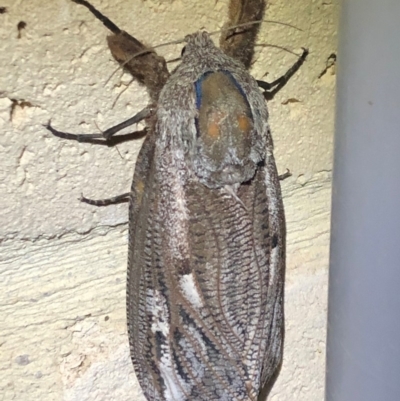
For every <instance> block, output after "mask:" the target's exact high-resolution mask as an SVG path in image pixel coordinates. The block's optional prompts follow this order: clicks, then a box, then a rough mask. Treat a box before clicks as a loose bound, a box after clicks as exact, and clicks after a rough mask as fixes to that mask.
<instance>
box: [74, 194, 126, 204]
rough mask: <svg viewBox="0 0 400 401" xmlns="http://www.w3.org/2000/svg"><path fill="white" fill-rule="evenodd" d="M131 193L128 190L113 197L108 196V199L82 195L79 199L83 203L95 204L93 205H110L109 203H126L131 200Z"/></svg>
mask: <svg viewBox="0 0 400 401" xmlns="http://www.w3.org/2000/svg"><path fill="white" fill-rule="evenodd" d="M130 196H131V193H130V192H126V193H124V194H121V195H117V196H114V197H112V198H107V199H97V200H95V199H89V198H86V197H84V196H83V195H81V198H80V199H79V200H80V201H81V202H83V203H87V204H88V205H93V206H109V205H117V204H118V203H125V202H129V199H130Z"/></svg>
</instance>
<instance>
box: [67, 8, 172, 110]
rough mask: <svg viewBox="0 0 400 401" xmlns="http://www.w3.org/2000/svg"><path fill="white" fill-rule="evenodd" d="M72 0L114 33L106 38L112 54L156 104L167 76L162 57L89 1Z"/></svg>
mask: <svg viewBox="0 0 400 401" xmlns="http://www.w3.org/2000/svg"><path fill="white" fill-rule="evenodd" d="M72 1H73V2H74V3H77V4H81V5H82V6H85V7H86V8H87V9H88V10H89V11H91V12H92V14H93V15H94V16H95V17H96V18H97V19H98V20H100V21H101V22H102V23H103V24H104V25H105V27H106V28H108V29H109V30H110V31H111V32H112V33H113V35H110V36H108V37H107V42H108V47H109V48H110V51H111V54H112V55H113V57H114V59H115V60H116V61H118V63H120V64H121V66H122V67H123V68H124V69H125V70H127V71H128V72H129V73H130V74H131V75H132V76H133V77H134V78H136V80H137V81H138V82H140V83H141V84H143V85H144V86H146V88H147V90H148V92H149V95H150V98H151V100H152V101H153V102H154V103H155V102H156V101H157V99H158V96H159V94H160V92H161V89H162V88H163V86H164V84H165V82H166V81H167V79H168V78H169V72H168V69H167V63H166V61H165V59H164V58H163V57H161V56H159V55H158V54H157V53H156V52H155V51H154V50H153V49H152V48H151V47H147V46H145V45H144V44H143V43H141V42H140V41H139V40H137V39H135V38H134V37H133V36H131V35H129V33H127V32H125V31H123V30H121V29H119V28H118V26H117V25H115V24H114V23H113V22H112V21H111V20H110V19H108V18H107V17H106V16H104V15H103V14H101V13H100V11H98V10H96V8H95V7H93V6H92V5H91V4H90V3H89V2H88V1H86V0H72Z"/></svg>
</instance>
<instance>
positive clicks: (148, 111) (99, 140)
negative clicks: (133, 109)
mask: <svg viewBox="0 0 400 401" xmlns="http://www.w3.org/2000/svg"><path fill="white" fill-rule="evenodd" d="M152 112H153V109H152V108H151V107H146V108H144V109H143V110H142V111H140V112H139V113H137V114H135V115H134V116H133V117H131V118H128V119H127V120H126V121H123V122H122V123H119V124H117V125H114V126H113V127H111V128H108V129H106V130H105V131H104V132H100V133H97V134H71V133H69V132H62V131H58V130H56V129H55V128H53V127H52V126H51V124H50V122H49V123H48V124H47V125H45V127H46V128H47V129H48V130H49V131H50V132H51V133H52V134H53V135H55V136H57V137H59V138H63V139H71V140H74V141H78V142H88V143H93V144H97V145H107V146H114V145H116V144H117V143H121V142H125V141H128V140H131V139H137V138H140V137H142V136H144V135H146V132H147V128H145V129H144V130H141V131H136V132H133V133H131V134H126V135H120V136H118V137H114V135H115V134H116V133H117V132H118V131H121V130H122V129H124V128H126V127H129V126H131V125H133V124H137V123H139V122H140V121H142V120H145V119H146V118H148V117H150V116H151V115H152Z"/></svg>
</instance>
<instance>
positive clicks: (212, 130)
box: [207, 113, 223, 139]
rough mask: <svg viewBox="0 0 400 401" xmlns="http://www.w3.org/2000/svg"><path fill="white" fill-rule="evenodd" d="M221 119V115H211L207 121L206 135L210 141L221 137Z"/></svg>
mask: <svg viewBox="0 0 400 401" xmlns="http://www.w3.org/2000/svg"><path fill="white" fill-rule="evenodd" d="M222 119H223V116H222V115H221V113H213V114H212V115H211V116H210V118H209V119H208V126H207V135H208V136H209V137H210V138H212V139H218V138H219V136H220V135H221V129H220V123H221V120H222Z"/></svg>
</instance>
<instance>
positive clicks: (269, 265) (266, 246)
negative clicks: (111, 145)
mask: <svg viewBox="0 0 400 401" xmlns="http://www.w3.org/2000/svg"><path fill="white" fill-rule="evenodd" d="M174 157H175V155H174ZM165 160H167V161H166V162H165ZM168 160H170V162H171V163H172V164H173V163H174V161H173V157H172V155H170V157H168V155H165V154H164V155H163V163H167V164H168ZM159 163H160V159H159V158H158V153H157V150H156V149H155V145H154V137H153V136H152V135H151V136H150V137H148V138H147V139H146V141H145V143H144V146H143V148H142V150H141V152H140V155H139V158H138V162H137V166H136V171H135V177H134V182H133V188H132V190H133V197H132V199H133V202H132V204H131V209H130V245H129V265H128V295H127V297H128V299H127V310H128V327H129V339H130V346H131V354H132V359H133V362H134V366H135V371H136V374H137V376H138V379H139V381H140V384H141V386H142V389H143V391H144V393H145V395H146V397H147V399H148V400H157V401H158V400H160V401H161V400H163V401H170V400H174V401H178V400H187V401H189V400H190V401H201V400H204V401H206V400H207V401H210V400H218V401H220V400H226V401H228V400H231V401H233V400H235V401H239V400H254V399H256V398H257V395H258V392H259V390H260V387H261V386H262V385H263V383H265V381H267V380H268V379H269V378H270V377H271V375H272V374H273V373H274V372H275V369H276V367H277V366H278V365H279V363H280V360H281V348H282V343H281V342H282V327H283V316H282V314H283V312H282V304H281V302H282V288H283V274H284V272H283V270H284V257H285V255H284V252H285V251H284V243H285V225H284V217H283V208H282V204H281V202H280V200H279V199H280V188H279V181H278V179H277V175H276V170H275V165H274V161H273V158H272V155H268V158H267V163H268V165H267V168H266V166H261V167H260V168H259V169H258V171H257V173H256V176H255V178H254V179H253V180H252V181H251V182H250V183H246V184H242V185H241V186H240V187H239V189H238V198H239V199H238V198H235V197H234V196H232V195H231V194H230V193H228V192H226V191H225V190H224V189H209V188H207V187H205V186H204V185H202V184H200V183H198V182H197V181H195V180H191V179H189V180H188V181H186V183H185V185H184V186H180V180H179V179H178V178H177V176H176V175H177V171H175V172H174V171H173V168H170V167H171V166H169V167H168V166H165V165H162V166H160V165H159ZM163 168H164V169H165V171H164V172H166V171H167V170H170V174H163V171H162V170H163ZM166 181H169V182H167V183H166ZM181 203H183V204H182V205H181ZM179 208H181V209H182V210H179ZM165 211H169V212H168V213H166V212H165ZM182 211H183V212H182ZM181 212H182V213H183V216H184V217H183V218H184V219H186V220H182V213H181ZM180 213H181V215H180ZM171 216H172V217H171ZM174 233H175V234H174ZM174 235H175V238H171V237H172V236H174ZM182 255H186V256H185V257H183V258H182Z"/></svg>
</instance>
